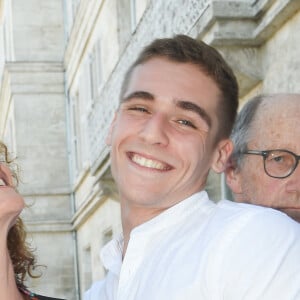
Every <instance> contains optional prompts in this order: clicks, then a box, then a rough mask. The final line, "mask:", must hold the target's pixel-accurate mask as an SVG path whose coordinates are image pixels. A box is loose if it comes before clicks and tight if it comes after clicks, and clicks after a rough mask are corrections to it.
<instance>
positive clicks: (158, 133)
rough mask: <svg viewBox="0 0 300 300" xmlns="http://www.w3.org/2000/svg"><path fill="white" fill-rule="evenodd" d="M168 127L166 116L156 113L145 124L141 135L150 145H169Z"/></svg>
mask: <svg viewBox="0 0 300 300" xmlns="http://www.w3.org/2000/svg"><path fill="white" fill-rule="evenodd" d="M168 126H169V124H168V120H167V118H166V116H164V115H163V114H161V113H155V114H153V115H152V116H151V118H149V119H148V120H147V121H146V122H145V124H144V127H143V128H142V130H141V132H140V135H141V137H142V138H143V139H144V140H145V141H146V142H148V143H150V144H159V145H167V144H168V142H169V138H168V134H167V129H168Z"/></svg>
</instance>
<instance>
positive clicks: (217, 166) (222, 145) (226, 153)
mask: <svg viewBox="0 0 300 300" xmlns="http://www.w3.org/2000/svg"><path fill="white" fill-rule="evenodd" d="M232 150H233V144H232V141H231V140H230V139H226V140H222V141H220V142H219V143H218V145H217V147H216V150H215V153H214V157H213V164H212V169H213V170H214V171H215V172H216V173H221V172H223V171H224V170H225V168H226V164H227V161H228V159H229V157H230V155H231V153H232Z"/></svg>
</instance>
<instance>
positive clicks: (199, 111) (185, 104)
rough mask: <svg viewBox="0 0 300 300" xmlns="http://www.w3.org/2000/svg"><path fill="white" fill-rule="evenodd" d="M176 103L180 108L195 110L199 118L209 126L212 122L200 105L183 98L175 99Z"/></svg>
mask: <svg viewBox="0 0 300 300" xmlns="http://www.w3.org/2000/svg"><path fill="white" fill-rule="evenodd" d="M176 105H177V106H178V107H179V108H181V109H184V110H190V111H193V112H195V113H196V114H198V115H199V116H200V118H201V119H203V120H204V121H205V122H206V123H207V125H208V127H209V128H210V127H211V124H212V121H211V117H210V116H209V115H208V113H207V112H206V111H205V110H204V109H203V108H202V107H200V106H198V105H197V104H195V103H193V102H190V101H185V100H177V101H176Z"/></svg>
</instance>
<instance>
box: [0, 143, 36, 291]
mask: <svg viewBox="0 0 300 300" xmlns="http://www.w3.org/2000/svg"><path fill="white" fill-rule="evenodd" d="M0 161H1V162H4V163H5V164H7V166H8V167H10V169H11V172H12V175H13V177H14V179H15V188H16V186H17V183H18V177H17V172H16V170H15V168H12V160H11V159H10V157H9V154H8V150H7V147H6V145H5V144H3V143H2V142H1V141H0ZM7 248H8V251H9V255H10V258H11V261H12V264H13V268H14V273H15V278H16V283H17V286H19V287H24V281H25V279H26V277H27V276H29V277H31V278H36V277H39V276H36V275H34V269H35V267H36V258H35V255H34V253H33V249H32V248H31V247H30V245H29V244H28V243H27V242H26V230H25V226H24V223H23V221H22V219H21V218H20V217H18V218H17V221H16V223H15V224H14V225H13V226H12V228H11V229H10V230H9V232H8V236H7Z"/></svg>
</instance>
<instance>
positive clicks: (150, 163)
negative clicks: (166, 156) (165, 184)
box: [132, 155, 168, 170]
mask: <svg viewBox="0 0 300 300" xmlns="http://www.w3.org/2000/svg"><path fill="white" fill-rule="evenodd" d="M132 161H133V162H135V163H136V164H138V165H140V166H142V167H146V168H152V169H157V170H167V169H168V167H166V165H164V164H162V163H161V162H158V161H155V160H152V159H147V158H145V157H141V156H139V155H133V156H132Z"/></svg>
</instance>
